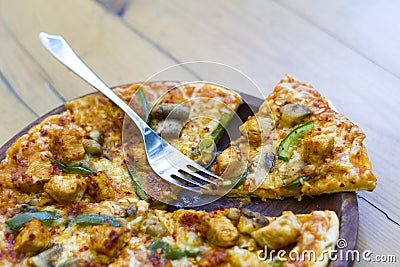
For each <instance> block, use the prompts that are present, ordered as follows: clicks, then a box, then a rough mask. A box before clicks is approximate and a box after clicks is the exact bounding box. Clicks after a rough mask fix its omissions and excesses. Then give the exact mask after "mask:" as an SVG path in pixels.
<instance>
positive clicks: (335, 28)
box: [276, 0, 400, 77]
mask: <svg viewBox="0 0 400 267" xmlns="http://www.w3.org/2000/svg"><path fill="white" fill-rule="evenodd" d="M276 2H277V3H279V4H281V5H283V6H285V7H287V8H289V9H290V10H293V12H295V13H296V14H298V15H299V16H301V17H303V18H305V19H306V20H308V21H310V22H311V23H313V24H315V25H316V26H317V27H319V28H321V29H323V30H324V31H326V32H327V33H329V34H330V35H332V36H334V37H335V38H336V39H338V40H340V41H341V42H343V43H344V44H346V45H347V46H349V47H351V48H352V49H354V50H355V51H357V52H358V53H360V54H362V55H364V56H365V57H366V58H368V59H369V60H371V61H373V62H375V63H376V64H378V65H380V66H382V67H383V68H384V69H386V70H388V71H389V72H391V73H393V74H395V75H396V76H397V77H400V61H399V57H400V51H399V49H398V48H399V43H400V36H399V32H400V23H399V9H400V2H399V1H390V0H383V1H374V0H351V1H346V0H338V1H312V0H300V1H290V0H276Z"/></svg>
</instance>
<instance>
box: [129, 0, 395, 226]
mask: <svg viewBox="0 0 400 267" xmlns="http://www.w3.org/2000/svg"><path fill="white" fill-rule="evenodd" d="M124 18H125V20H126V21H127V23H128V24H129V25H131V27H133V28H134V29H135V30H136V31H138V32H141V33H145V34H146V36H147V37H148V38H149V39H151V40H152V41H153V42H157V43H158V45H159V46H160V47H161V48H162V49H165V50H167V51H169V53H171V55H172V56H173V57H175V58H177V59H178V60H180V61H190V60H196V59H201V60H211V61H218V62H222V63H225V64H228V65H231V66H234V67H237V68H238V69H241V70H242V71H244V72H245V73H246V74H247V75H249V76H250V77H251V78H253V79H254V80H255V81H256V82H257V84H259V85H260V87H261V88H262V93H263V94H267V93H268V92H269V91H271V90H272V88H273V86H274V85H275V84H276V83H277V82H278V81H279V80H280V79H281V77H282V76H283V74H284V73H286V72H287V73H290V74H292V75H294V76H296V77H298V78H299V79H301V80H305V81H308V82H310V83H312V84H314V86H315V87H316V88H317V89H318V90H319V91H320V92H321V93H322V94H323V95H325V96H327V97H328V98H329V99H331V100H332V101H333V102H334V103H335V104H336V106H337V108H338V109H339V110H340V111H341V112H342V113H343V114H345V115H346V116H348V117H349V118H350V119H351V120H352V121H355V122H356V123H358V124H359V125H360V127H361V128H362V129H363V130H364V131H365V133H366V135H367V139H366V142H365V143H366V146H367V150H368V151H369V154H370V155H371V160H372V162H373V170H374V171H375V173H376V174H377V177H378V186H377V189H376V190H375V191H374V192H373V193H371V194H370V193H362V195H363V196H365V197H366V198H367V199H369V200H370V201H373V202H374V203H375V204H376V205H377V206H378V207H379V208H381V209H383V210H384V211H385V212H387V213H388V214H389V215H390V216H391V217H392V218H394V219H395V220H397V221H400V210H399V209H398V208H397V207H395V206H394V205H392V203H393V201H394V200H395V199H397V197H398V195H399V192H400V191H399V187H396V186H392V185H393V184H397V177H398V167H397V166H396V165H395V164H394V163H393V159H395V158H396V157H397V156H396V155H399V154H400V147H399V146H396V145H394V143H398V140H399V137H398V135H397V133H398V132H399V130H400V117H399V116H397V115H396V114H399V109H400V107H399V106H398V105H397V103H396V102H395V101H393V99H395V98H396V97H397V98H398V96H399V90H398V88H400V80H399V79H397V78H396V77H394V76H393V75H392V74H390V73H388V72H386V71H385V70H383V69H382V68H380V67H379V66H377V65H376V64H374V63H372V62H371V61H370V60H368V59H366V58H364V57H362V56H361V55H360V54H358V53H355V52H354V51H353V50H352V49H350V48H348V47H346V46H345V45H343V44H342V43H341V42H339V41H337V40H336V39H334V38H333V37H332V36H330V35H329V34H326V33H324V32H323V31H321V30H320V29H319V28H317V27H315V26H313V25H312V24H310V23H309V22H307V21H305V20H303V19H302V18H299V17H298V16H296V15H294V14H293V13H292V12H291V11H288V10H287V9H285V8H283V7H282V6H280V5H277V4H276V3H274V2H271V1H249V2H246V3H243V2H239V1H237V2H232V1H217V2H215V1H210V0H208V1H201V2H198V1H177V0H174V1H152V2H151V4H150V3H149V2H147V1H135V2H132V4H131V5H129V8H128V9H127V10H126V12H125V15H124ZM210 25H213V26H212V27H210ZM200 74H201V76H207V75H212V74H209V73H200ZM250 93H251V92H250ZM388 166H391V167H389V168H388Z"/></svg>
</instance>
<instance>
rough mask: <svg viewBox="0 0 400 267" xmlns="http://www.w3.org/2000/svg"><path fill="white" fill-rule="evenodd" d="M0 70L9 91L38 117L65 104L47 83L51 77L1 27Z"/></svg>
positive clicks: (7, 30)
mask: <svg viewBox="0 0 400 267" xmlns="http://www.w3.org/2000/svg"><path fill="white" fill-rule="evenodd" d="M0 39H2V40H7V42H0V69H1V72H2V76H3V79H4V80H6V81H7V83H8V85H9V89H10V90H13V91H14V92H15V94H16V95H18V97H19V98H20V100H21V101H22V102H23V103H24V104H25V105H26V106H28V107H29V108H30V109H32V111H33V112H35V113H36V114H41V115H43V114H45V113H46V112H48V111H49V110H51V109H53V108H54V107H57V106H59V105H60V104H61V103H63V102H64V99H63V98H62V97H61V96H60V95H58V93H57V91H55V90H54V89H53V88H52V86H51V85H50V84H49V83H48V82H47V81H48V80H50V77H48V76H47V75H46V73H45V72H44V71H43V69H41V68H40V66H38V65H37V64H36V62H35V61H34V60H31V59H32V56H31V55H30V54H29V53H28V52H27V51H26V50H25V49H24V47H23V46H22V45H21V44H19V43H18V41H17V40H16V39H15V37H14V36H13V34H12V33H10V31H9V29H7V27H6V26H5V25H4V24H3V25H2V27H0Z"/></svg>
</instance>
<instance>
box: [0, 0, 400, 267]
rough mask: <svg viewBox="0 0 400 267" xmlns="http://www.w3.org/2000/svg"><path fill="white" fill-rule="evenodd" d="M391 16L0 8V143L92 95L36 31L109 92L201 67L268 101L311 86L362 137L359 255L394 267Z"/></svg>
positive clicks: (382, 12)
mask: <svg viewBox="0 0 400 267" xmlns="http://www.w3.org/2000/svg"><path fill="white" fill-rule="evenodd" d="M399 10H400V2H398V1H389V0H382V1H373V0H363V1H362V0H350V1H349V0H336V1H312V0H296V1H290V0H276V1H262V0H260V1H247V2H245V3H243V1H212V0H207V1H178V0H173V1H163V0H160V1H134V0H132V1H130V0H99V1H81V0H68V1H60V0H51V1H50V0H49V1H45V0H36V1H28V0H26V1H22V0H13V1H9V0H1V1H0V113H1V115H0V125H1V127H0V144H3V143H5V142H6V141H7V140H8V139H9V138H10V137H12V136H13V135H14V134H16V133H17V132H18V131H19V130H20V129H22V128H23V127H24V126H25V125H27V124H28V123H29V122H31V121H33V120H34V119H35V118H37V117H38V116H41V115H43V114H44V113H46V112H47V111H49V110H51V109H52V108H54V107H56V106H58V105H60V104H62V103H64V102H65V101H67V100H70V99H72V98H75V97H78V96H80V95H83V94H86V93H88V92H91V91H93V89H92V88H90V87H89V86H87V85H86V84H85V83H84V82H82V81H81V80H79V79H78V78H77V77H76V76H74V75H73V74H71V73H70V72H69V71H68V70H66V69H65V68H64V67H63V66H62V65H61V64H59V63H58V62H56V60H54V59H53V58H52V57H51V55H50V54H49V53H48V52H47V51H45V49H44V48H43V47H42V46H41V44H40V42H39V40H38V34H39V32H41V31H45V32H48V33H55V34H60V35H63V36H64V37H65V38H66V39H67V40H68V41H69V43H70V44H71V45H72V46H73V47H74V48H75V49H76V51H77V52H78V54H79V55H81V57H82V58H83V59H84V60H85V61H86V62H87V63H88V64H89V65H90V66H91V67H92V68H93V69H94V70H95V71H96V72H97V73H98V74H99V75H100V77H102V78H103V79H104V80H105V81H106V82H107V83H108V84H109V85H117V84H124V83H128V82H133V81H142V80H146V79H147V78H149V77H151V76H152V75H153V74H154V73H157V72H158V71H160V70H162V69H164V68H166V67H169V66H171V65H174V64H178V63H181V62H186V61H193V60H207V61H216V62H220V63H223V64H227V65H229V66H232V67H234V68H237V69H239V70H241V71H242V72H243V73H245V74H247V75H248V76H249V77H251V78H252V79H253V80H254V81H255V82H256V83H257V84H258V85H259V86H260V88H262V93H263V94H267V93H268V92H270V91H271V90H272V88H273V87H274V85H275V84H276V83H277V82H278V81H279V80H280V78H281V77H282V76H283V75H284V74H285V73H289V74H292V75H294V76H295V77H297V78H299V79H301V80H304V81H308V82H310V83H312V84H313V85H314V86H315V87H316V88H317V89H318V90H319V91H320V92H321V93H322V94H323V95H325V96H327V97H328V98H330V99H331V100H332V101H333V102H334V103H335V105H336V106H337V108H338V109H339V110H340V111H341V112H342V113H343V114H345V115H346V116H347V117H349V118H350V119H351V120H352V121H354V122H356V123H357V124H359V125H360V126H361V128H362V129H363V130H364V131H365V133H366V135H367V139H366V140H365V145H366V147H367V150H368V153H369V156H370V159H371V161H372V163H373V170H374V173H375V174H376V176H377V178H378V183H377V188H376V190H375V191H374V192H359V193H358V200H359V212H360V222H359V240H358V250H359V251H360V252H363V251H365V250H370V251H371V252H372V253H373V254H372V256H371V258H374V256H377V255H395V256H396V259H397V262H399V261H400V253H399V251H400V210H399V202H400V189H399V188H400V185H399V184H400V182H399V176H400V167H399V166H400V164H399V163H400V160H399V158H400V116H399V115H400V103H399V100H400V93H399V92H400V34H399V33H400V16H399V15H398V11H399ZM177 72H179V73H180V75H183V76H185V75H186V76H187V77H188V78H190V79H192V78H194V77H210V75H212V73H207V70H203V72H202V73H197V72H196V70H194V69H191V68H185V67H182V68H178V70H177ZM157 77H158V76H157ZM163 78H167V77H163ZM250 93H251V94H257V92H250ZM398 264H399V263H376V262H366V261H361V262H358V263H355V266H398Z"/></svg>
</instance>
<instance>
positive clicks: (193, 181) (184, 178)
mask: <svg viewBox="0 0 400 267" xmlns="http://www.w3.org/2000/svg"><path fill="white" fill-rule="evenodd" d="M171 176H172V178H174V176H176V177H178V178H179V179H182V180H184V181H186V182H188V183H191V184H194V185H197V186H198V187H201V188H203V189H206V190H209V189H210V188H208V187H207V186H205V185H203V184H201V183H199V182H197V181H195V180H192V179H190V178H188V177H187V176H185V175H184V174H182V173H180V172H178V173H174V174H172V175H171ZM187 187H189V186H186V187H185V188H187Z"/></svg>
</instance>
